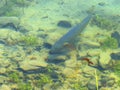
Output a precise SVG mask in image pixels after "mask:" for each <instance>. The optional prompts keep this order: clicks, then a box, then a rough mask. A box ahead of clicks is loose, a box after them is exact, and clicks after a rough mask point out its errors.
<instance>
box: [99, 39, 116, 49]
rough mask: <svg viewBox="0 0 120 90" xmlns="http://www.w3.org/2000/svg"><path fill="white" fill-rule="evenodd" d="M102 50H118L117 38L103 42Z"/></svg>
mask: <svg viewBox="0 0 120 90" xmlns="http://www.w3.org/2000/svg"><path fill="white" fill-rule="evenodd" d="M100 48H101V49H102V50H107V49H116V48H118V42H117V40H116V39H115V38H113V37H107V38H105V39H104V40H103V42H101V47H100Z"/></svg>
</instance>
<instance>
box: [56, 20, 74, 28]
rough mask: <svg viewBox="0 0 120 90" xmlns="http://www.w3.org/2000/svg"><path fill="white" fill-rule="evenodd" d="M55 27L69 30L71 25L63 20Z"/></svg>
mask: <svg viewBox="0 0 120 90" xmlns="http://www.w3.org/2000/svg"><path fill="white" fill-rule="evenodd" d="M57 26H59V27H64V28H70V27H72V25H71V23H70V22H68V21H65V20H61V21H59V22H58V24H57Z"/></svg>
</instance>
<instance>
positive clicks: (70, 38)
mask: <svg viewBox="0 0 120 90" xmlns="http://www.w3.org/2000/svg"><path fill="white" fill-rule="evenodd" d="M91 18H92V14H91V15H88V16H87V17H86V18H85V19H83V20H82V22H81V23H78V24H77V25H76V26H74V27H73V28H72V29H71V30H70V31H68V32H67V33H66V34H65V35H63V36H62V37H61V38H60V39H59V40H58V41H57V42H56V43H55V44H54V45H53V46H52V48H51V50H50V52H51V53H54V52H58V51H60V50H61V49H62V48H63V46H64V45H65V43H70V42H71V41H73V40H74V39H75V37H76V36H77V35H79V34H80V33H81V32H82V31H83V30H84V28H85V27H86V26H87V24H88V23H89V21H90V19H91Z"/></svg>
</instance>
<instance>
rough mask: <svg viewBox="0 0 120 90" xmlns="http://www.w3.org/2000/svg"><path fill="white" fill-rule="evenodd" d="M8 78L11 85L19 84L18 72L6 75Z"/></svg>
mask: <svg viewBox="0 0 120 90" xmlns="http://www.w3.org/2000/svg"><path fill="white" fill-rule="evenodd" d="M8 77H9V80H10V81H11V82H12V83H19V82H21V80H20V77H19V73H18V72H13V73H10V74H8Z"/></svg>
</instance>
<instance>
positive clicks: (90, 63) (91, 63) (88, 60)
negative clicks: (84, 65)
mask: <svg viewBox="0 0 120 90" xmlns="http://www.w3.org/2000/svg"><path fill="white" fill-rule="evenodd" d="M82 60H85V61H87V62H88V65H93V62H91V61H90V59H89V58H82Z"/></svg>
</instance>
